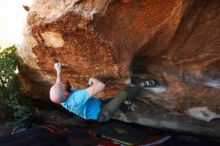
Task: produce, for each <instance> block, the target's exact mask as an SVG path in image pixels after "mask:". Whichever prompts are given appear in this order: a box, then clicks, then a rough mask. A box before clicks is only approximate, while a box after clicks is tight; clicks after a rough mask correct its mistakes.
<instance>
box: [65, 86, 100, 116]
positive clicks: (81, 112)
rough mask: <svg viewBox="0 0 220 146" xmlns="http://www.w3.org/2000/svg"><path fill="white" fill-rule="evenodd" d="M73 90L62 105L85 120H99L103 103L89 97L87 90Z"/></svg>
mask: <svg viewBox="0 0 220 146" xmlns="http://www.w3.org/2000/svg"><path fill="white" fill-rule="evenodd" d="M71 90H72V93H71V94H70V95H69V97H68V98H67V100H66V101H65V102H63V103H61V105H62V106H63V107H64V108H66V109H67V110H69V111H70V112H72V113H74V114H76V115H78V116H80V117H82V118H84V119H93V120H97V119H98V115H99V113H100V111H101V101H100V100H99V99H97V98H95V97H89V93H88V91H87V89H82V90H76V89H71Z"/></svg>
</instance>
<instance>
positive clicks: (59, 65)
mask: <svg viewBox="0 0 220 146" xmlns="http://www.w3.org/2000/svg"><path fill="white" fill-rule="evenodd" d="M54 68H55V70H56V71H57V73H59V74H60V73H61V68H62V65H61V62H60V61H59V62H58V63H54Z"/></svg>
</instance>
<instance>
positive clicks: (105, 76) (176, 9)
mask: <svg viewBox="0 0 220 146" xmlns="http://www.w3.org/2000/svg"><path fill="white" fill-rule="evenodd" d="M219 6H220V2H219V1H218V0H211V1H208V0H189V1H183V0H154V1H152V0H139V1H134V0H121V1H115V0H102V1H101V0H75V1H72V0H65V1H53V0H35V2H34V4H33V5H32V6H31V7H30V9H29V12H28V18H27V20H28V21H27V22H28V24H27V27H26V28H27V29H25V32H24V36H25V40H24V44H23V47H22V48H20V50H19V52H20V53H19V54H20V56H21V58H22V59H23V61H24V65H23V66H22V67H21V80H22V81H24V89H26V87H28V92H26V93H28V94H29V95H31V96H32V97H34V98H40V99H48V94H46V93H48V91H49V87H50V85H51V84H52V83H53V82H54V81H55V72H54V69H53V63H54V61H55V60H58V59H60V60H61V62H62V63H63V65H64V68H63V77H64V79H69V80H70V82H71V84H72V85H73V86H75V87H77V88H81V87H85V86H86V84H87V81H88V78H89V77H91V76H94V77H97V78H100V79H101V80H102V81H104V82H105V83H106V89H105V91H104V92H103V93H101V94H100V95H99V96H102V97H111V96H114V95H116V94H117V93H118V91H119V90H121V89H123V88H124V87H125V86H127V84H126V83H125V82H127V80H128V79H129V78H130V77H131V76H135V77H136V78H139V79H141V80H145V79H155V80H157V81H158V82H159V83H160V84H161V86H159V87H157V88H152V89H149V90H146V91H145V92H143V94H142V95H141V96H140V97H138V98H137V100H135V101H134V103H133V104H132V110H133V111H132V112H125V113H123V112H120V111H119V112H118V113H117V114H116V115H115V117H114V118H117V119H120V120H124V121H130V122H135V123H139V124H144V125H150V126H156V127H160V128H163V127H164V128H171V129H179V130H183V131H184V128H182V126H187V127H186V128H185V131H191V132H195V133H203V132H205V133H206V134H207V135H220V127H219V126H218V127H217V128H216V125H218V124H219V120H218V119H217V118H218V117H216V119H214V120H211V121H210V122H206V121H204V120H201V119H199V120H198V118H196V116H195V115H194V116H192V115H191V114H187V111H189V110H190V109H193V108H197V107H205V108H207V110H208V111H211V112H208V113H212V114H216V115H219V114H220V100H219V99H220V94H219V93H220V76H219V74H220V67H219V63H220V58H219V54H220V49H219V46H220V37H219V36H220V30H219V28H220V14H219V12H220V9H218V8H219ZM22 52H23V54H22ZM24 52H25V53H24ZM24 54H25V55H24ZM39 87H41V88H39ZM34 89H37V95H36V90H34ZM135 114H136V115H138V117H137V116H135ZM199 114H201V112H200V113H199ZM204 114H205V113H204ZM144 119H145V120H146V119H148V120H149V119H151V120H152V121H156V124H155V123H154V122H153V123H154V124H152V125H151V124H148V123H144V121H145V120H144ZM157 121H161V122H157ZM163 121H173V122H171V124H168V125H167V124H164V123H163ZM181 122H183V123H181ZM204 122H205V123H204ZM165 123H166V122H165ZM172 123H177V124H173V126H172ZM175 125H176V126H175ZM195 125H196V127H195V128H193V126H195ZM201 129H203V131H201ZM213 131H214V132H213Z"/></svg>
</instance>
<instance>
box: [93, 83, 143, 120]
mask: <svg viewBox="0 0 220 146" xmlns="http://www.w3.org/2000/svg"><path fill="white" fill-rule="evenodd" d="M141 91H142V87H140V86H135V87H128V88H126V89H124V90H122V91H121V92H120V93H119V94H118V95H117V96H116V97H114V98H113V99H112V100H110V101H109V102H108V103H106V104H104V105H103V107H102V109H101V112H100V114H99V117H98V119H97V120H98V122H106V121H108V120H110V119H111V117H112V116H113V115H114V113H115V112H116V111H117V109H118V108H119V107H120V105H121V104H122V103H123V102H124V101H125V100H127V99H133V98H134V97H136V96H138V95H139V94H140V93H141Z"/></svg>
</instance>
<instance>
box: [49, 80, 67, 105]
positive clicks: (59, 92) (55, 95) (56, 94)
mask: <svg viewBox="0 0 220 146" xmlns="http://www.w3.org/2000/svg"><path fill="white" fill-rule="evenodd" d="M64 92H65V91H64V89H63V86H62V84H54V85H53V86H52V87H51V88H50V100H51V101H52V102H54V103H62V102H64V101H65V100H66V97H65V95H64Z"/></svg>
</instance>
